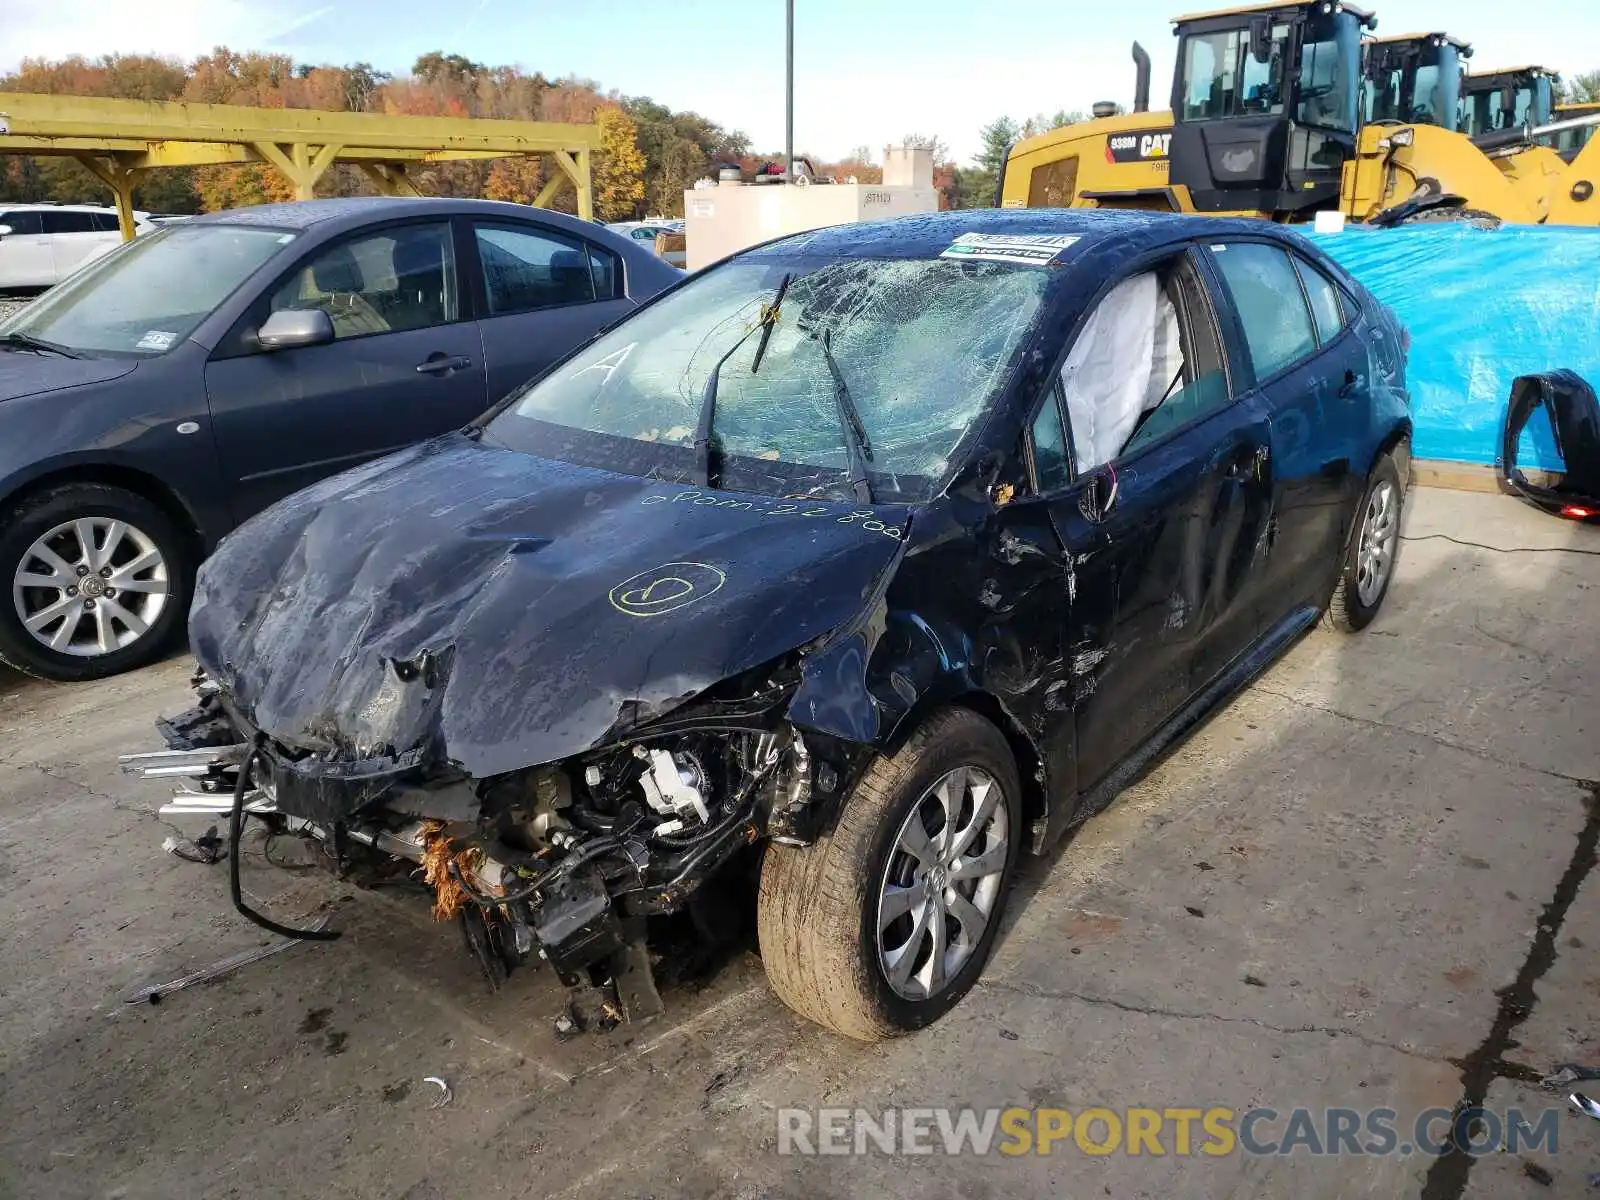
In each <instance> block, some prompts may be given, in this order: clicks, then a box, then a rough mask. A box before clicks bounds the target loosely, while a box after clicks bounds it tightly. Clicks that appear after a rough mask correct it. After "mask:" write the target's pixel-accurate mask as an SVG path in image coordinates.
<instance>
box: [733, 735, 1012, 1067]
mask: <svg viewBox="0 0 1600 1200" xmlns="http://www.w3.org/2000/svg"><path fill="white" fill-rule="evenodd" d="M1021 839H1022V810H1021V785H1020V783H1019V781H1018V777H1017V770H1016V765H1015V763H1014V761H1013V760H1012V757H1011V750H1010V747H1009V746H1008V745H1007V744H1006V740H1005V738H1004V737H1003V736H1002V735H1001V734H1000V731H999V730H997V729H996V728H995V727H994V726H993V725H991V724H990V723H989V722H988V721H986V720H984V719H983V718H982V717H980V716H978V715H977V714H975V713H972V712H969V711H967V710H965V709H958V708H951V709H945V710H942V711H940V712H938V713H935V714H934V715H933V716H932V717H931V718H929V720H928V721H927V722H925V723H924V724H923V726H922V727H921V728H920V729H919V730H918V731H917V732H916V733H914V734H913V735H912V736H911V737H910V738H909V739H908V740H907V741H906V743H905V745H903V746H902V747H901V748H900V749H899V750H898V751H897V752H896V753H895V754H893V755H891V756H887V757H883V758H879V759H878V760H877V761H876V762H875V763H874V764H873V765H872V767H871V768H870V769H869V770H868V771H867V773H866V776H865V777H864V778H863V779H862V781H861V782H860V784H858V785H857V787H856V789H855V791H854V792H853V793H852V794H851V795H850V796H849V797H847V798H846V800H845V803H844V808H843V811H842V813H841V815H840V818H839V823H838V825H837V827H836V828H835V829H834V831H833V833H832V834H830V835H828V836H827V837H824V838H822V839H820V840H819V841H817V843H816V844H815V845H811V846H798V847H797V846H779V845H773V846H769V847H768V848H767V854H766V861H765V863H764V865H763V867H762V874H761V893H760V898H759V902H758V905H757V931H758V934H759V937H760V943H761V957H762V961H763V963H764V964H765V966H766V970H767V978H768V979H769V980H770V981H771V983H772V987H773V990H774V991H775V992H777V993H778V996H779V997H780V998H781V999H782V1000H783V1001H784V1003H786V1004H787V1005H789V1007H790V1008H792V1009H794V1010H795V1011H796V1012H798V1013H800V1014H801V1015H802V1016H804V1017H808V1018H810V1019H811V1020H813V1021H815V1022H817V1023H818V1024H820V1025H825V1026H827V1027H828V1028H830V1029H833V1030H836V1031H837V1032H839V1033H842V1034H845V1035H846V1036H849V1037H853V1038H858V1039H860V1040H862V1041H876V1040H878V1039H880V1038H885V1037H892V1036H894V1035H896V1034H899V1033H902V1032H904V1031H906V1030H910V1029H918V1028H920V1027H922V1026H924V1025H927V1024H928V1023H929V1022H931V1021H934V1020H936V1019H937V1018H938V1017H940V1016H942V1015H943V1014H944V1013H945V1012H947V1011H948V1010H949V1009H950V1008H951V1007H953V1006H954V1005H955V1003H956V1002H957V1001H958V1000H960V999H961V997H962V996H963V995H965V994H966V992H967V990H968V989H969V988H970V987H971V986H972V985H973V983H974V982H976V980H977V978H978V976H979V974H980V973H981V972H982V970H983V965H984V963H985V962H986V961H987V960H988V957H989V953H990V951H991V950H992V949H993V947H994V939H995V937H996V935H997V933H998V930H999V925H1000V919H1001V915H1002V913H1003V911H1004V907H1005V901H1006V895H1007V892H1008V891H1009V889H1010V885H1011V876H1012V873H1013V871H1014V869H1015V867H1016V859H1017V847H1018V846H1019V844H1020V842H1021Z"/></svg>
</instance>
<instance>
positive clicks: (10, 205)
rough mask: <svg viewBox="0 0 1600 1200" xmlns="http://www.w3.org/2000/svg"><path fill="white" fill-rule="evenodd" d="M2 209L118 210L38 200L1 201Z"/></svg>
mask: <svg viewBox="0 0 1600 1200" xmlns="http://www.w3.org/2000/svg"><path fill="white" fill-rule="evenodd" d="M0 208H3V209H5V210H6V211H7V212H16V211H17V210H18V209H22V210H25V211H31V212H97V213H115V212H116V211H117V210H116V209H114V208H112V207H111V206H110V205H109V204H50V203H47V202H41V201H36V200H30V201H28V202H26V203H24V202H23V201H21V200H0ZM133 215H134V216H136V217H142V216H145V215H147V214H145V213H143V212H140V211H139V210H137V209H136V210H134V214H133Z"/></svg>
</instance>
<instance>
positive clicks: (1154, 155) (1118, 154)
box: [1106, 129, 1172, 163]
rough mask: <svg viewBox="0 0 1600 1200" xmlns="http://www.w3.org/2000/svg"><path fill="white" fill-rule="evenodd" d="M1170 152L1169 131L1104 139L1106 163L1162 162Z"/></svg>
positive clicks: (1170, 133)
mask: <svg viewBox="0 0 1600 1200" xmlns="http://www.w3.org/2000/svg"><path fill="white" fill-rule="evenodd" d="M1171 152H1172V130H1170V129H1165V130H1160V131H1158V132H1153V133H1116V134H1112V135H1111V136H1110V137H1109V138H1107V139H1106V161H1107V162H1114V163H1135V162H1164V161H1166V158H1167V155H1168V154H1170V153H1171Z"/></svg>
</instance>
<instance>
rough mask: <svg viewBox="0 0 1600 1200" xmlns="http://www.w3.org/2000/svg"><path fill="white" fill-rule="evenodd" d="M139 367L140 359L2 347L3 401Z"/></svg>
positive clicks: (105, 378) (0, 377) (104, 378)
mask: <svg viewBox="0 0 1600 1200" xmlns="http://www.w3.org/2000/svg"><path fill="white" fill-rule="evenodd" d="M136 366H138V363H137V362H135V361H134V360H132V359H127V358H63V357H62V356H61V355H59V354H35V353H34V352H33V351H31V350H6V349H3V348H0V401H5V400H20V399H22V397H24V396H37V395H38V394H40V393H41V392H58V391H60V390H61V389H62V388H70V387H81V386H82V385H84V384H86V383H107V382H109V381H110V380H113V379H120V378H121V377H122V376H124V375H126V374H127V373H128V372H129V371H131V370H133V369H134V368H135V367H136Z"/></svg>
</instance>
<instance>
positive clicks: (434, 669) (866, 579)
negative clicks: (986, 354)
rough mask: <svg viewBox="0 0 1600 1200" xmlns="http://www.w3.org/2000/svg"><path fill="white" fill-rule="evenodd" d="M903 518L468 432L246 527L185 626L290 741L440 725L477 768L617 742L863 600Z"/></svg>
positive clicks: (418, 739)
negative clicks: (705, 483) (521, 447)
mask: <svg viewBox="0 0 1600 1200" xmlns="http://www.w3.org/2000/svg"><path fill="white" fill-rule="evenodd" d="M906 521H907V512H906V510H905V509H904V508H900V507H891V506H878V507H876V508H874V509H873V510H872V511H871V512H868V511H866V509H865V508H863V507H862V506H859V505H848V504H838V503H832V502H809V501H805V502H790V501H784V500H782V499H779V498H774V497H766V496H754V495H744V494H739V493H732V492H721V491H707V490H703V489H694V488H687V487H684V486H682V485H679V484H662V483H653V482H650V481H648V480H645V479H640V478H635V477H631V476H623V475H613V474H611V473H609V472H605V471H597V470H593V469H590V468H585V467H578V466H572V465H569V464H565V463H559V462H552V461H549V460H545V459H539V458H534V457H532V456H529V455H526V454H522V453H519V452H516V451H511V450H504V449H499V448H494V447H488V446H484V445H481V444H479V443H478V442H476V441H474V440H472V439H471V438H468V437H466V436H463V435H460V434H455V435H451V436H449V437H446V438H442V439H439V440H436V441H434V442H430V443H427V444H425V445H423V446H419V447H416V448H413V449H411V450H407V451H402V452H401V453H399V454H396V455H393V456H390V457H389V458H386V459H383V460H380V461H378V462H376V463H373V464H370V465H369V466H366V467H362V468H359V469H357V470H354V471H351V472H347V473H346V474H344V475H341V476H337V477H335V478H333V479H330V480H327V481H325V482H323V483H320V484H317V485H315V486H313V487H311V488H308V489H307V490H305V491H303V492H300V493H298V494H296V495H294V496H291V497H289V498H288V499H287V500H284V501H283V502H281V503H279V504H278V505H276V506H274V507H273V508H270V509H268V510H267V511H266V512H264V513H262V514H260V515H259V516H257V517H255V518H253V519H252V520H250V521H249V522H247V523H246V524H245V525H243V526H241V527H240V528H239V529H238V530H237V531H236V532H235V533H234V534H232V535H231V536H230V537H228V538H227V539H225V540H224V542H223V543H222V545H221V547H220V548H219V549H218V550H217V552H216V554H215V555H213V556H212V558H211V559H210V560H209V561H207V563H206V564H205V566H204V567H203V568H202V569H201V572H200V578H199V582H198V585H197V589H196V595H195V602H194V607H193V610H192V612H191V614H190V623H189V631H190V638H191V642H192V644H193V648H194V653H195V656H196V657H197V658H198V659H199V661H200V664H201V665H202V666H203V667H204V668H205V669H206V671H207V672H208V673H209V674H210V675H211V676H212V677H213V678H215V679H217V680H218V681H219V682H221V683H222V684H223V685H224V686H225V687H226V688H227V689H228V690H229V691H230V692H231V693H232V696H233V699H234V702H235V704H236V705H237V706H238V707H239V710H240V712H241V714H242V715H244V716H245V717H246V718H247V719H248V720H249V721H251V722H252V723H253V724H254V725H255V726H256V727H257V728H260V729H262V730H264V731H265V732H267V733H268V734H270V735H271V736H273V737H275V738H277V739H278V740H280V741H283V742H287V743H290V744H298V745H301V746H305V747H307V748H317V749H323V750H327V749H333V750H335V752H336V753H337V755H338V756H339V757H341V758H342V757H348V756H351V755H355V756H359V757H363V758H365V757H373V756H379V755H386V754H399V753H405V752H407V751H409V750H412V749H414V748H416V747H417V746H419V745H422V744H424V743H428V742H430V741H431V745H430V746H429V751H430V752H431V753H433V754H436V755H437V756H438V757H440V758H442V759H447V760H450V761H454V762H456V763H458V764H460V765H461V766H462V767H463V768H464V769H465V770H466V771H467V772H468V773H470V774H472V775H474V776H477V777H480V778H481V777H484V776H488V775H494V774H499V773H501V772H504V771H509V770H514V769H518V768H522V767H527V766H532V765H536V764H539V763H544V762H551V761H555V760H557V759H561V758H565V757H568V756H569V755H572V754H576V753H579V752H582V751H584V750H588V749H591V748H593V747H595V746H598V745H602V744H604V743H605V742H606V741H607V740H609V739H610V737H611V736H613V734H614V732H615V731H617V730H618V729H619V728H621V727H623V726H625V725H627V724H629V723H630V722H633V721H637V720H639V719H648V718H653V717H654V716H656V715H659V714H660V713H662V712H665V711H667V710H669V709H671V708H673V707H676V706H677V705H679V704H681V703H683V702H684V701H686V700H689V699H691V698H692V697H694V696H695V695H697V694H698V693H700V692H702V691H704V690H705V689H706V688H708V687H710V686H712V685H713V684H715V683H717V682H719V681H721V680H723V679H726V678H728V677H729V676H731V675H735V674H737V673H739V672H740V671H743V670H746V669H748V668H750V667H754V666H758V665H760V664H761V663H763V662H766V661H768V660H770V659H772V658H774V657H776V656H778V655H780V654H782V653H784V652H786V651H788V650H792V649H794V648H796V647H798V646H801V645H803V644H804V643H806V642H808V641H810V640H812V639H813V638H816V637H818V636H820V635H822V634H824V633H827V632H829V631H830V630H833V629H834V628H836V627H838V626H840V625H842V624H844V623H846V622H848V621H850V620H851V618H853V617H855V616H856V615H857V614H858V613H859V612H860V611H861V610H862V608H863V606H864V605H865V603H866V602H867V600H868V598H869V597H870V595H871V594H872V593H873V590H874V587H875V585H876V584H877V582H878V581H879V580H880V578H881V577H882V576H883V574H884V572H885V571H886V570H887V569H888V568H889V567H890V565H891V564H892V563H894V562H895V561H896V559H897V556H898V552H899V550H900V548H901V545H902V541H901V537H900V536H897V535H901V534H902V531H903V528H904V526H905V525H906ZM424 652H427V653H426V655H424Z"/></svg>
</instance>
